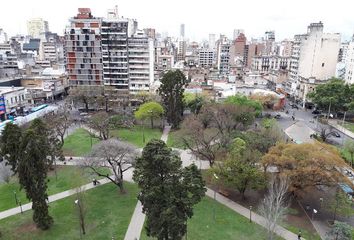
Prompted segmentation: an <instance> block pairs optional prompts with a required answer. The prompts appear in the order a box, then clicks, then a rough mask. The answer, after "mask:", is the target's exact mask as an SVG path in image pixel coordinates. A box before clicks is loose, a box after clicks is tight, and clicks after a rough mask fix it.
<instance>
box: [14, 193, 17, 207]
mask: <svg viewBox="0 0 354 240" xmlns="http://www.w3.org/2000/svg"><path fill="white" fill-rule="evenodd" d="M14 195H15V202H16V205H18V199H17V194H16V191H14Z"/></svg>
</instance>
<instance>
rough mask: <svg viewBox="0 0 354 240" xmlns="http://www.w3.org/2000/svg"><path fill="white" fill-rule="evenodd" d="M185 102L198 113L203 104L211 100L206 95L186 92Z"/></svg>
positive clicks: (192, 110) (193, 111)
mask: <svg viewBox="0 0 354 240" xmlns="http://www.w3.org/2000/svg"><path fill="white" fill-rule="evenodd" d="M184 102H185V104H186V107H187V108H189V109H190V110H191V112H192V113H194V114H198V113H199V112H200V110H201V108H202V106H203V105H204V104H206V103H207V102H209V100H208V99H207V97H206V96H204V95H201V94H193V93H184Z"/></svg>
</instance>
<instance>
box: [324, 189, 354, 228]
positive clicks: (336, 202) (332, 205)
mask: <svg viewBox="0 0 354 240" xmlns="http://www.w3.org/2000/svg"><path fill="white" fill-rule="evenodd" d="M353 207H354V204H353V203H352V201H351V200H350V199H349V198H348V196H347V195H346V194H345V193H344V192H343V191H342V190H341V189H340V188H339V187H338V188H337V190H336V194H335V195H334V197H333V198H332V199H331V200H330V201H329V202H328V209H329V210H330V211H331V212H332V213H333V222H334V221H335V220H336V219H337V215H340V216H344V217H350V216H352V215H353V214H354V210H353Z"/></svg>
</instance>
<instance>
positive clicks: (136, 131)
mask: <svg viewBox="0 0 354 240" xmlns="http://www.w3.org/2000/svg"><path fill="white" fill-rule="evenodd" d="M143 133H144V136H145V143H144V142H143ZM111 135H112V136H114V137H117V138H119V139H121V140H122V141H126V142H129V143H131V144H133V145H135V146H137V147H139V148H141V147H144V146H145V144H146V143H148V142H149V141H150V140H151V139H153V138H156V139H160V138H161V135H162V131H161V130H160V129H157V128H153V129H151V128H149V127H146V126H145V127H142V126H137V125H135V126H133V127H132V128H120V129H118V130H113V131H111Z"/></svg>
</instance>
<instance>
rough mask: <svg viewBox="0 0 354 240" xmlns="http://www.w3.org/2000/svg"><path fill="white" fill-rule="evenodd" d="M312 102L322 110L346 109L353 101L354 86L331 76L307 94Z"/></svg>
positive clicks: (348, 108)
mask: <svg viewBox="0 0 354 240" xmlns="http://www.w3.org/2000/svg"><path fill="white" fill-rule="evenodd" d="M308 97H309V98H310V99H311V100H312V102H313V103H315V104H317V106H318V108H321V109H323V110H327V109H329V106H331V109H332V110H333V111H347V110H354V109H350V108H351V106H353V102H354V86H353V85H348V84H345V82H344V81H343V80H341V79H337V78H332V79H331V80H330V81H328V82H327V83H325V84H321V85H318V86H317V87H316V88H315V90H314V91H313V92H311V93H309V94H308Z"/></svg>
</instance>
